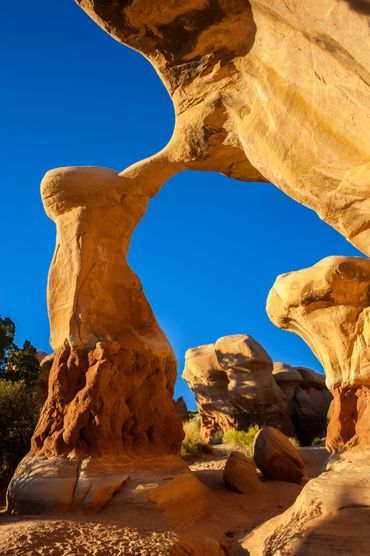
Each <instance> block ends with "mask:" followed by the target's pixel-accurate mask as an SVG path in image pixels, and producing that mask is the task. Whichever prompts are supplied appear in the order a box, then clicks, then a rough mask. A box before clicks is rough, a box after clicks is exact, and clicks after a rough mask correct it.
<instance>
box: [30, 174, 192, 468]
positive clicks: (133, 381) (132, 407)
mask: <svg viewBox="0 0 370 556" xmlns="http://www.w3.org/2000/svg"><path fill="white" fill-rule="evenodd" d="M132 182H135V178H132V175H131V174H130V173H129V174H128V177H127V176H124V175H119V174H117V172H114V171H109V170H102V169H96V168H78V169H76V168H64V169H60V170H53V171H51V172H49V173H48V174H47V175H46V176H45V178H44V180H43V183H42V196H43V201H44V205H45V209H46V211H47V213H48V215H49V216H50V218H52V219H53V220H54V221H55V222H56V225H57V242H56V249H55V254H54V258H53V262H52V265H51V268H50V273H49V284H48V305H49V315H50V325H51V345H52V347H53V349H54V351H55V358H54V362H53V367H52V370H51V374H50V388H49V395H48V398H47V401H46V403H45V405H44V408H43V411H42V414H41V418H40V421H39V424H38V426H37V428H36V431H35V434H34V437H33V440H32V447H31V454H36V453H37V454H38V455H47V456H48V455H51V456H58V455H63V456H68V457H71V456H80V455H82V456H91V455H93V456H103V455H104V456H107V455H116V454H120V453H127V452H132V451H134V452H135V451H140V450H142V449H143V450H150V449H154V450H159V451H164V452H167V453H176V452H177V450H178V448H179V444H180V442H181V438H182V428H181V424H180V422H179V420H178V419H177V418H176V416H175V412H174V404H173V386H174V382H175V378H176V362H175V357H174V354H173V352H172V349H171V347H170V345H169V343H168V341H167V339H166V337H165V335H164V334H163V332H162V330H161V329H160V327H159V325H158V323H157V321H156V319H155V317H154V315H153V312H152V310H151V308H150V306H149V303H148V302H147V300H146V298H145V295H144V293H143V290H142V287H141V284H140V281H139V279H138V278H137V276H136V275H135V274H134V273H133V271H132V270H131V269H130V267H129V266H128V263H127V260H126V257H127V251H128V246H129V241H130V237H131V233H132V231H133V229H134V227H135V225H136V223H137V221H138V220H139V219H140V218H141V216H142V215H143V212H144V211H145V208H146V204H147V202H148V196H147V195H146V192H145V188H148V185H147V184H146V183H145V184H144V186H143V188H142V189H141V188H140V186H138V184H136V186H135V187H134V192H133V193H132V192H131V187H132ZM151 186H153V183H152V184H151Z"/></svg>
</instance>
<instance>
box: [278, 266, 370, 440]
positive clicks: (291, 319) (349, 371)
mask: <svg viewBox="0 0 370 556" xmlns="http://www.w3.org/2000/svg"><path fill="white" fill-rule="evenodd" d="M369 291H370V261H369V260H367V259H361V258H356V257H328V258H326V259H324V260H322V261H320V262H319V263H317V264H316V265H314V266H313V267H311V268H307V269H304V270H300V271H298V272H291V273H288V274H284V275H282V276H279V277H278V278H277V280H276V282H275V284H274V286H273V288H272V290H271V292H270V294H269V298H268V302H267V311H268V314H269V316H270V318H271V320H272V321H273V322H274V323H275V324H276V325H277V326H279V327H281V328H284V329H286V330H290V331H292V332H295V333H297V334H299V335H300V336H302V338H303V339H304V340H305V341H306V342H307V344H308V345H309V346H310V347H311V349H312V351H313V352H314V353H315V354H316V356H317V357H318V358H319V359H320V361H321V362H322V365H323V367H324V369H325V373H326V383H327V385H328V387H329V388H330V390H331V391H332V392H333V395H334V402H333V406H332V409H331V417H330V423H329V426H328V433H327V446H328V448H330V449H332V450H333V449H338V448H343V447H344V446H346V447H349V446H353V445H356V444H361V445H362V446H369V445H370V413H369V407H370V406H369V399H370V398H369V396H370V389H369V388H370V359H369V330H370V328H369V326H370V325H369V323H370V321H369V311H370V298H369Z"/></svg>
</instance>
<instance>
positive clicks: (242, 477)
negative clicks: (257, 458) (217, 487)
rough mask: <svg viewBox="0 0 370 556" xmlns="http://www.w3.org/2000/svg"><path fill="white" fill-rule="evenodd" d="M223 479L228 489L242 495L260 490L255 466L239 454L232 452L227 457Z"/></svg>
mask: <svg viewBox="0 0 370 556" xmlns="http://www.w3.org/2000/svg"><path fill="white" fill-rule="evenodd" d="M223 478H224V482H225V484H226V485H227V486H228V487H230V488H232V489H233V490H236V492H240V493H242V494H251V493H252V492H257V491H258V490H260V489H261V488H262V486H261V481H260V479H259V477H258V475H257V470H256V466H255V465H254V463H253V462H252V461H250V460H249V459H248V458H247V456H245V455H244V454H242V453H241V452H232V453H231V454H230V455H229V457H228V458H227V462H226V464H225V468H224V473H223Z"/></svg>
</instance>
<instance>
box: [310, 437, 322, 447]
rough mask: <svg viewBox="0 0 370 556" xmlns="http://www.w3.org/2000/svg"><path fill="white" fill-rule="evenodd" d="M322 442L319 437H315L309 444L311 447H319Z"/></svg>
mask: <svg viewBox="0 0 370 556" xmlns="http://www.w3.org/2000/svg"><path fill="white" fill-rule="evenodd" d="M322 441H323V438H321V437H320V436H316V437H315V438H314V439H313V440H312V442H311V446H321V444H322Z"/></svg>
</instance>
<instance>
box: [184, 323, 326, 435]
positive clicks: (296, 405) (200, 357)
mask: <svg viewBox="0 0 370 556" xmlns="http://www.w3.org/2000/svg"><path fill="white" fill-rule="evenodd" d="M182 376H183V378H184V379H185V380H186V381H187V382H188V384H189V386H190V388H191V390H192V392H193V394H194V396H195V398H196V401H197V405H198V410H199V414H200V416H201V423H202V433H203V436H204V437H205V438H209V437H211V436H213V435H215V434H217V433H218V432H224V431H226V430H227V429H229V428H236V429H240V430H247V429H248V427H250V426H251V425H254V424H258V425H272V426H274V427H277V428H279V429H280V430H282V431H283V432H284V433H286V434H287V435H288V436H297V437H298V438H299V440H300V442H301V443H302V444H311V441H312V440H313V438H315V436H320V435H322V434H324V433H325V431H326V415H327V412H328V409H329V404H330V401H331V399H332V396H331V394H330V392H329V391H328V389H327V388H326V386H325V379H324V377H323V376H322V375H319V374H318V373H316V372H315V371H312V370H311V369H304V368H302V367H291V366H290V365H287V364H285V363H273V362H272V360H271V357H270V356H269V355H268V353H267V352H266V351H265V349H264V348H263V347H262V346H261V345H260V344H259V343H258V342H257V341H256V340H255V339H254V338H252V337H251V336H248V335H245V334H236V335H233V336H224V337H223V338H220V339H219V340H217V342H216V343H215V344H208V345H204V346H199V347H197V348H193V349H190V350H188V351H187V353H186V358H185V368H184V372H183V375H182Z"/></svg>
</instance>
